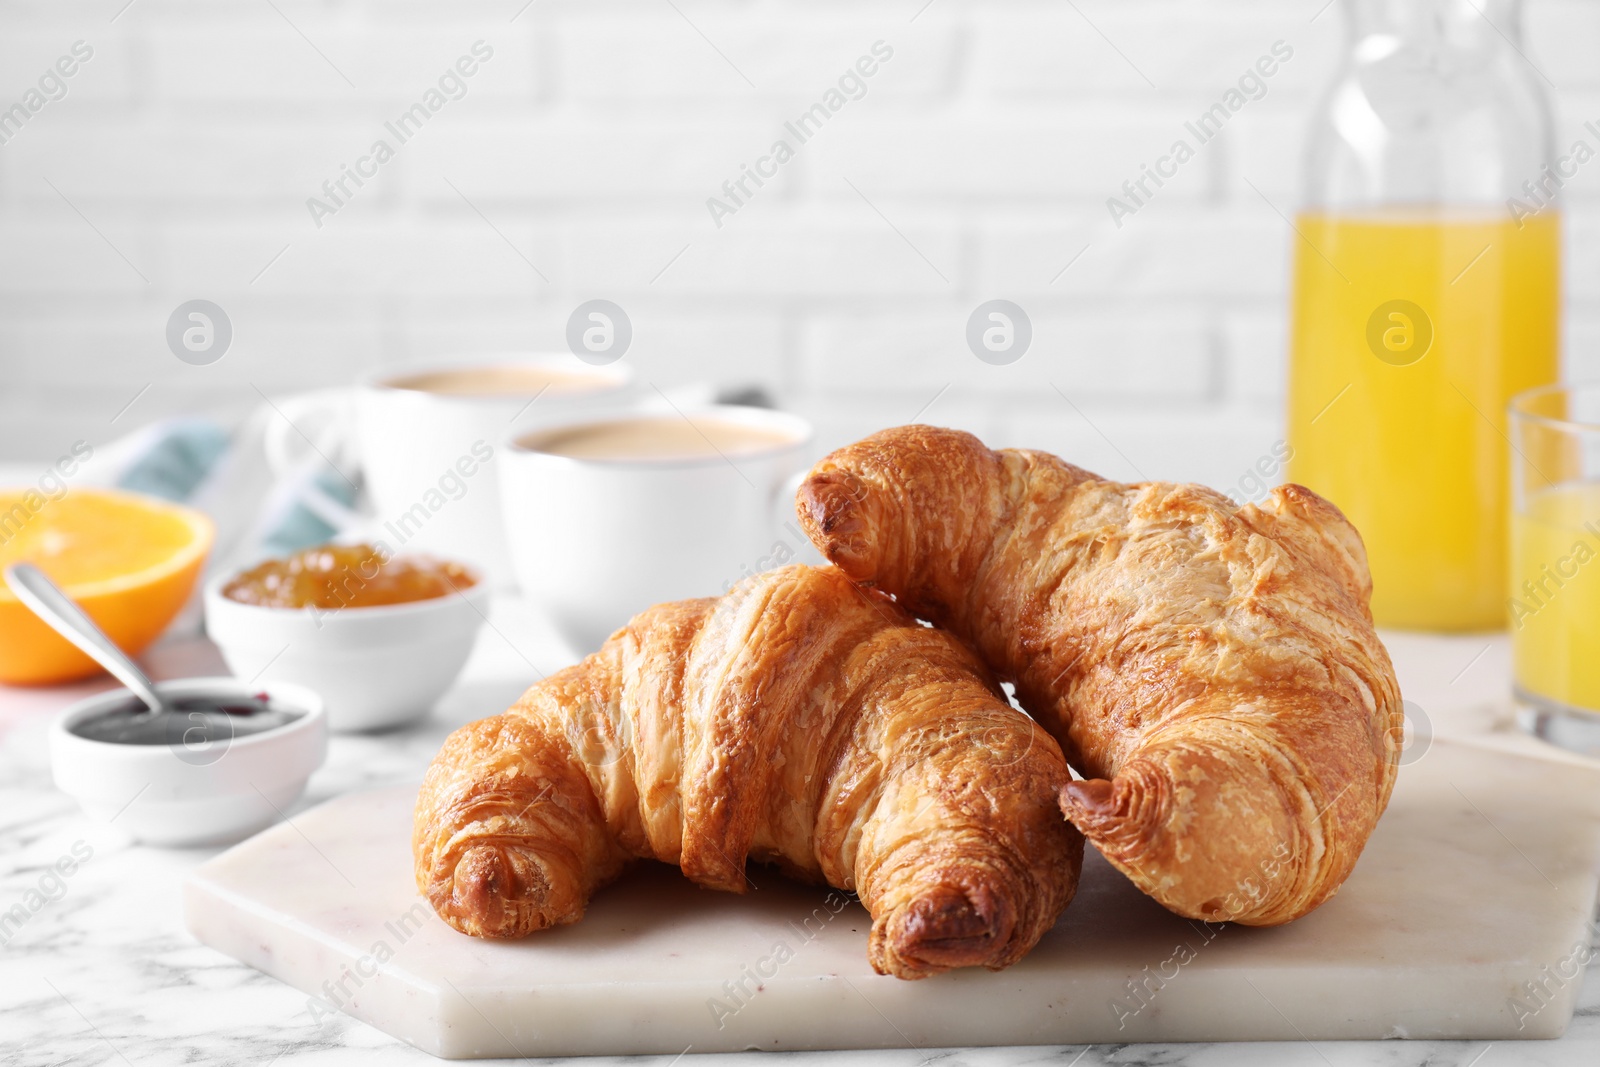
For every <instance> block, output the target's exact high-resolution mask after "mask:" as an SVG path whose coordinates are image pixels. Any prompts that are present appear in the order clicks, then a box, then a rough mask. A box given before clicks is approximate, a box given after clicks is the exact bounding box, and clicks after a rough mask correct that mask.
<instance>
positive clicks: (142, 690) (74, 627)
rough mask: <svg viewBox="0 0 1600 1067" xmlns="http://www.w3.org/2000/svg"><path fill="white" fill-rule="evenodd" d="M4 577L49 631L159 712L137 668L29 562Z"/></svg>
mask: <svg viewBox="0 0 1600 1067" xmlns="http://www.w3.org/2000/svg"><path fill="white" fill-rule="evenodd" d="M5 577H6V584H7V585H9V586H10V587H11V591H12V592H13V593H15V594H16V595H17V599H18V600H20V601H22V602H23V603H24V604H26V605H27V606H28V607H29V608H31V609H32V610H33V613H34V614H35V615H38V616H39V617H40V618H41V619H43V620H44V621H45V622H47V623H49V624H50V628H51V629H53V630H55V631H56V633H58V634H60V635H61V636H62V637H65V638H66V639H67V640H68V641H71V642H72V643H73V644H75V645H77V646H78V647H79V648H80V649H82V650H83V651H84V653H85V654H87V655H88V656H89V658H90V659H92V660H94V661H95V662H96V663H98V664H100V666H102V667H104V668H105V669H106V670H108V671H110V672H111V674H112V675H113V676H114V677H115V678H116V679H117V681H119V682H121V683H122V684H123V685H125V686H127V687H128V688H129V689H131V690H133V691H134V692H135V693H137V694H138V695H139V699H141V700H143V701H144V702H145V704H146V705H147V706H148V707H149V708H150V710H151V711H161V710H163V708H164V706H165V705H164V704H163V702H162V700H161V697H160V696H159V695H158V694H157V693H156V688H155V686H154V685H153V684H152V683H151V681H150V679H149V677H148V676H147V675H146V674H145V673H144V671H142V670H140V669H139V665H138V664H137V663H135V662H133V660H132V659H130V658H128V655H127V654H126V653H125V652H123V651H122V649H120V648H118V647H117V646H116V644H115V642H113V641H112V640H111V638H109V637H107V636H106V634H105V631H104V630H102V629H100V627H98V626H96V625H95V624H94V620H93V619H91V618H89V616H87V615H85V614H84V613H83V609H82V608H80V607H78V605H76V604H74V603H73V602H72V598H71V597H69V596H67V594H66V593H64V592H62V591H61V587H60V586H58V585H56V583H54V582H52V581H51V580H50V579H49V578H48V577H47V576H46V575H45V573H44V571H41V570H40V569H39V568H38V567H35V566H34V565H33V564H31V563H13V564H11V566H9V567H7V568H6V570H5Z"/></svg>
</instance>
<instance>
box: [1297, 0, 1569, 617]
mask: <svg viewBox="0 0 1600 1067" xmlns="http://www.w3.org/2000/svg"><path fill="white" fill-rule="evenodd" d="M1342 6H1343V7H1344V9H1345V12H1346V16H1347V24H1348V28H1349V45H1350V48H1349V52H1348V55H1347V58H1346V60H1345V63H1344V66H1343V68H1342V69H1341V71H1340V72H1339V74H1338V75H1337V77H1336V79H1335V82H1334V84H1333V86H1332V87H1331V89H1330V90H1329V91H1328V93H1327V96H1326V97H1325V98H1324V100H1323V102H1322V104H1321V105H1320V107H1319V110H1318V113H1317V115H1316V117H1315V119H1314V126H1313V129H1312V133H1311V141H1310V152H1309V174H1308V182H1307V189H1306V197H1305V202H1304V207H1303V209H1302V211H1301V212H1300V214H1299V218H1298V219H1297V221H1296V223H1295V228H1296V231H1297V234H1296V236H1295V237H1294V242H1295V253H1294V289H1293V297H1292V301H1293V306H1292V310H1291V320H1292V321H1291V326H1290V333H1291V335H1290V356H1289V441H1288V443H1289V446H1290V448H1291V449H1292V450H1293V451H1292V453H1291V459H1290V461H1289V477H1290V478H1291V479H1292V480H1293V481H1296V482H1299V483H1301V484H1303V485H1306V486H1309V487H1310V488H1312V489H1314V490H1316V491H1317V492H1318V493H1321V494H1322V495H1323V496H1326V497H1327V498H1328V499H1330V500H1332V501H1333V502H1334V503H1335V504H1337V505H1338V506H1339V507H1340V508H1341V509H1343V510H1344V512H1345V514H1346V515H1347V516H1349V518H1350V520H1351V521H1352V522H1354V523H1355V525H1356V527H1357V529H1359V530H1360V531H1361V534H1362V537H1363V539H1364V540H1365V542H1366V547H1367V554H1368V557H1369V559H1370V562H1371V565H1372V576H1373V600H1372V610H1373V614H1374V616H1375V617H1376V618H1377V621H1378V623H1379V625H1382V626H1392V627H1400V628H1406V629H1424V630H1446V631H1463V630H1485V629H1499V628H1501V627H1503V626H1504V625H1505V624H1506V618H1507V603H1506V588H1507V584H1506V583H1507V555H1508V548H1507V536H1508V532H1507V530H1508V515H1509V505H1508V499H1509V470H1508V461H1507V455H1508V447H1507V436H1506V404H1507V401H1508V400H1509V399H1510V398H1511V396H1512V395H1513V394H1515V393H1518V392H1521V391H1522V390H1524V389H1528V388H1531V387H1533V386H1537V385H1543V384H1547V383H1550V382H1554V381H1555V380H1556V378H1557V375H1558V373H1559V358H1560V355H1559V348H1560V337H1559V329H1560V328H1559V321H1558V320H1559V315H1560V306H1561V296H1560V289H1561V214H1560V202H1561V198H1560V185H1561V183H1562V182H1564V181H1565V180H1567V179H1569V178H1570V177H1571V176H1572V168H1573V166H1574V165H1575V164H1574V163H1573V162H1572V160H1571V159H1570V158H1567V157H1564V158H1563V159H1562V160H1561V161H1557V160H1556V159H1555V158H1554V154H1553V153H1552V151H1551V146H1552V131H1551V127H1552V122H1551V118H1550V110H1549V107H1548V104H1547V103H1546V101H1545V98H1544V94H1543V91H1542V88H1541V85H1540V76H1539V74H1538V73H1537V72H1536V70H1534V69H1533V68H1532V67H1531V66H1530V63H1529V61H1528V60H1527V59H1526V58H1525V56H1524V54H1523V46H1522V44H1521V38H1520V33H1519V18H1520V4H1519V3H1518V0H1346V2H1345V3H1344V4H1343V5H1342Z"/></svg>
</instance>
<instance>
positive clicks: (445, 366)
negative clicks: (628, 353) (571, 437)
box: [357, 349, 633, 402]
mask: <svg viewBox="0 0 1600 1067" xmlns="http://www.w3.org/2000/svg"><path fill="white" fill-rule="evenodd" d="M574 363H576V364H578V366H574V365H573V364H574ZM500 367H519V368H520V367H529V368H534V369H543V368H553V369H556V370H560V371H563V372H566V373H569V374H574V375H592V376H593V377H594V378H595V387H594V388H593V389H576V390H572V391H571V392H568V393H566V394H564V395H567V396H589V395H593V394H596V393H603V392H606V391H608V390H611V389H617V388H620V387H622V386H625V385H628V384H630V383H631V382H632V381H633V368H632V367H629V366H628V365H627V364H625V363H606V364H599V365H596V364H593V363H584V362H583V361H582V360H580V359H578V357H577V356H575V355H573V354H572V353H570V352H562V351H559V350H557V349H547V350H542V351H540V350H534V349H528V350H525V351H518V350H514V349H502V350H498V351H487V352H470V351H469V352H458V353H454V354H446V355H443V356H431V357H429V358H427V359H420V360H413V361H409V362H403V363H393V364H389V365H388V366H383V367H379V368H377V369H375V370H372V371H369V372H367V373H366V374H363V375H362V376H361V377H360V378H358V379H357V384H358V385H360V386H363V387H365V388H367V389H374V390H382V391H384V392H394V393H420V392H422V390H417V389H411V388H408V387H407V386H403V385H394V384H392V383H393V382H394V380H395V379H397V378H413V377H416V376H418V375H423V374H445V373H449V372H451V371H463V370H486V369H497V368H500ZM425 395H427V396H431V397H433V398H435V399H437V400H464V401H469V402H470V401H474V400H482V399H484V398H485V397H498V398H501V399H511V400H516V399H520V398H519V397H516V396H513V395H511V394H493V393H489V394H481V395H474V394H454V393H426V394H425Z"/></svg>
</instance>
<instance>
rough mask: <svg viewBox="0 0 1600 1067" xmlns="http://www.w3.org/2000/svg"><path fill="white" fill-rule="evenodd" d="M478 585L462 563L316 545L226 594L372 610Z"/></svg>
mask: <svg viewBox="0 0 1600 1067" xmlns="http://www.w3.org/2000/svg"><path fill="white" fill-rule="evenodd" d="M476 581H477V579H476V578H474V577H473V575H472V572H471V571H469V570H467V568H465V567H463V566H461V565H460V564H459V563H450V562H446V561H442V560H435V559H430V558H429V557H427V556H391V555H390V554H389V553H388V551H387V550H385V549H383V548H381V547H379V546H377V545H368V544H362V545H317V546H316V547H314V548H305V549H301V550H300V551H299V552H296V553H294V554H293V555H291V556H289V557H287V558H285V559H269V560H267V561H266V562H265V563H261V564H258V565H256V566H254V567H252V568H250V569H249V570H247V571H244V572H242V573H240V574H239V575H238V576H237V577H235V578H234V579H233V580H232V581H230V582H229V583H228V584H227V585H225V586H223V587H222V595H223V596H225V597H227V598H228V599H229V600H237V601H238V602H239V603H241V604H255V605H257V606H259V607H265V608H313V607H314V608H322V609H324V610H326V609H330V608H371V607H377V606H379V605H382V604H409V603H411V602H412V601H416V600H433V599H435V598H437V597H442V596H448V595H449V594H450V593H453V592H455V591H456V590H458V589H466V588H468V587H469V586H471V585H473V584H475V583H476Z"/></svg>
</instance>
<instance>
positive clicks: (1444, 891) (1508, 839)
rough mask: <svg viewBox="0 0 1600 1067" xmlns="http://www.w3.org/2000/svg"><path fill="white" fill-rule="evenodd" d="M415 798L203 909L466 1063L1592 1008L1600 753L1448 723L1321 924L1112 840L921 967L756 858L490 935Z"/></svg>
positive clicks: (1534, 1016)
mask: <svg viewBox="0 0 1600 1067" xmlns="http://www.w3.org/2000/svg"><path fill="white" fill-rule="evenodd" d="M413 799H414V792H413V791H412V790H410V789H406V788H389V789H383V790H377V791H372V792H366V793H359V794H354V795H348V796H345V797H342V798H340V799H338V800H334V801H332V802H330V803H327V804H324V805H322V806H321V807H319V808H315V809H313V810H311V811H308V812H305V813H304V814H301V815H298V816H296V817H295V818H294V821H293V824H292V825H290V824H280V825H278V826H276V827H274V828H272V829H269V830H267V831H265V832H263V833H261V834H260V835H258V836H256V837H255V838H253V839H251V840H249V841H247V842H245V843H243V844H241V845H239V846H237V847H236V848H234V849H232V850H230V851H228V852H226V853H224V854H222V855H221V856H218V857H217V858H215V859H213V860H211V861H210V862H208V863H207V864H205V865H204V866H203V867H201V868H199V869H198V870H197V871H196V872H195V874H194V875H192V876H191V878H190V880H189V881H188V883H187V885H186V893H185V911H186V916H187V920H188V925H189V929H190V930H191V931H192V932H193V933H194V935H195V936H196V937H198V938H199V939H200V940H201V941H203V942H205V943H206V944H208V945H211V946H213V947H215V948H217V949H220V950H221V951H223V952H225V953H227V954H228V955H230V956H233V957H235V958H237V959H239V960H242V961H243V962H245V963H248V964H250V965H252V966H254V967H256V968H258V969H260V970H262V971H265V972H266V973H267V974H270V975H273V976H275V977H277V978H279V979H281V980H283V981H285V982H287V983H289V984H291V985H293V986H295V987H297V988H298V989H300V990H302V991H304V992H306V993H308V994H310V995H311V996H313V997H315V998H318V999H319V1001H320V1003H318V1004H315V1005H313V1008H314V1016H315V1017H319V1018H320V1017H321V1015H320V1014H318V1013H321V1012H329V1013H331V1012H332V1011H334V1010H343V1011H346V1012H348V1013H349V1014H351V1015H354V1016H355V1017H357V1018H359V1019H363V1020H365V1021H367V1022H369V1023H371V1024H372V1025H374V1026H376V1027H378V1028H379V1029H381V1030H383V1031H385V1032H387V1033H389V1034H393V1035H395V1036H396V1037H399V1038H402V1039H404V1040H406V1041H408V1042H410V1043H412V1044H413V1045H416V1046H417V1047H418V1048H421V1049H424V1050H426V1051H428V1052H432V1053H434V1054H435V1055H438V1056H443V1057H447V1058H452V1059H455V1058H472V1057H490V1056H516V1055H521V1056H548V1055H562V1054H580V1055H581V1054H628V1053H663V1052H664V1053H679V1052H682V1051H684V1050H685V1049H686V1048H690V1047H692V1048H693V1049H694V1050H695V1051H696V1052H717V1051H732V1050H739V1049H747V1048H760V1049H827V1048H881V1047H901V1048H903V1047H907V1046H913V1047H916V1048H938V1047H949V1046H973V1045H1018V1044H1035V1043H1049V1044H1075V1043H1107V1042H1113V1043H1121V1042H1132V1041H1175V1040H1176V1041H1182V1040H1193V1041H1224V1040H1250V1039H1263V1040H1295V1039H1308V1040H1334V1039H1352V1038H1389V1037H1415V1038H1423V1037H1426V1038H1477V1039H1503V1038H1519V1037H1520V1038H1533V1037H1554V1036H1558V1035H1559V1034H1560V1033H1561V1032H1562V1031H1563V1030H1564V1029H1565V1027H1566V1025H1567V1022H1568V1020H1569V1019H1570V1017H1571V1014H1572V1010H1573V1005H1574V1001H1575V998H1576V995H1577V992H1578V985H1579V983H1580V982H1581V981H1582V971H1583V967H1582V963H1583V962H1584V960H1585V959H1586V956H1585V955H1583V953H1584V952H1585V949H1584V946H1587V945H1588V943H1589V922H1590V919H1591V916H1592V914H1593V908H1594V904H1595V893H1596V882H1597V878H1600V774H1597V773H1596V772H1595V771H1594V770H1593V769H1591V768H1589V767H1585V766H1579V765H1574V764H1571V763H1561V762H1553V761H1549V762H1547V761H1543V760H1538V759H1530V758H1526V757H1523V756H1519V755H1513V754H1508V753H1507V752H1504V751H1501V750H1497V749H1494V748H1491V747H1479V746H1478V745H1475V744H1461V743H1450V742H1445V741H1443V740H1436V741H1435V742H1434V744H1433V746H1432V748H1431V749H1429V750H1428V751H1427V752H1426V753H1425V754H1424V755H1423V756H1422V758H1421V759H1420V760H1418V761H1417V762H1416V763H1414V764H1413V765H1411V766H1407V767H1405V768H1403V769H1402V772H1401V775H1400V783H1399V786H1398V788H1397V790H1396V792H1395V796H1394V801H1393V803H1392V804H1391V806H1390V808H1389V811H1388V813H1387V815H1385V817H1384V819H1383V822H1382V824H1381V825H1380V826H1379V828H1378V831H1377V833H1376V835H1375V836H1374V837H1373V839H1372V842H1371V843H1370V844H1369V846H1368V848H1367V850H1366V853H1365V854H1364V855H1363V857H1362V859H1361V863H1360V865H1359V866H1358V867H1357V869H1356V871H1355V874H1354V875H1353V876H1352V877H1351V879H1350V881H1349V882H1348V883H1347V884H1346V885H1345V887H1344V889H1343V891H1342V892H1340V894H1339V895H1338V896H1337V897H1336V898H1334V900H1332V901H1330V902H1329V903H1328V904H1327V905H1325V906H1324V907H1322V908H1321V909H1320V910H1318V911H1317V912H1315V913H1313V914H1312V915H1310V916H1308V917H1306V918H1304V919H1302V920H1300V921H1298V922H1295V923H1292V924H1290V925H1288V926H1284V927H1279V928H1276V929H1249V928H1245V927H1235V926H1209V927H1208V926H1204V925H1202V924H1199V923H1190V922H1186V921H1184V920H1182V919H1180V918H1178V917H1177V916H1174V915H1172V914H1170V913H1168V912H1166V911H1164V910H1163V909H1162V908H1160V907H1158V906H1157V905H1156V904H1154V903H1153V902H1151V901H1150V900H1148V899H1147V898H1145V897H1144V896H1142V895H1141V894H1140V893H1139V892H1138V891H1137V890H1135V889H1134V888H1133V887H1132V886H1131V885H1130V884H1129V883H1128V882H1127V881H1126V880H1125V879H1123V878H1122V877H1121V876H1120V875H1119V874H1117V873H1116V872H1115V871H1113V870H1112V869H1111V868H1110V867H1109V866H1107V865H1106V864H1105V862H1104V861H1103V860H1101V859H1100V858H1099V857H1098V856H1095V855H1091V856H1090V858H1089V861H1088V862H1087V863H1086V865H1085V869H1084V878H1083V886H1082V889H1081V890H1080V891H1079V893H1078V897H1077V899H1076V900H1075V901H1074V902H1073V904H1072V906H1071V907H1070V908H1069V909H1068V911H1067V914H1066V915H1065V917H1064V918H1063V919H1062V921H1061V922H1060V924H1059V925H1057V927H1056V928H1055V929H1054V930H1053V931H1052V932H1051V933H1050V934H1049V935H1048V936H1047V937H1046V938H1045V939H1044V940H1043V941H1042V942H1041V943H1040V945H1039V946H1038V947H1037V948H1036V949H1035V950H1034V951H1033V953H1032V954H1031V955H1029V956H1028V957H1027V958H1026V959H1024V960H1023V961H1022V962H1021V963H1020V964H1018V965H1017V966H1015V967H1013V968H1011V969H1010V970H1007V971H1004V972H1001V973H998V974H990V973H988V972H982V971H979V972H973V971H960V972H955V973H952V974H948V975H944V976H941V977H939V978H934V979H928V980H925V981H920V982H902V981H899V980H897V979H894V978H885V977H880V976H878V975H874V974H873V973H872V971H871V969H870V968H869V967H868V966H867V962H866V931H867V928H868V920H867V916H866V913H865V912H864V911H863V910H862V909H861V908H860V907H859V906H858V905H856V904H854V903H850V904H843V903H842V898H840V897H838V896H837V895H834V896H832V897H830V895H829V893H828V891H827V890H823V889H816V888H810V887H803V886H797V885H794V884H792V883H789V882H787V881H785V880H784V879H782V878H780V877H778V876H777V875H775V874H770V873H764V872H761V871H756V870H753V871H752V874H753V875H754V877H755V879H756V881H757V883H758V885H759V887H760V888H759V889H758V890H757V891H754V892H752V893H750V894H747V895H745V896H743V897H739V896H732V895H728V894H722V893H714V892H710V891H706V890H701V889H698V888H696V887H695V886H693V885H691V884H689V883H688V882H686V881H685V880H684V879H683V878H682V877H681V876H680V875H679V874H678V873H677V872H676V871H675V870H672V869H670V868H667V867H662V866H657V865H646V866H643V867H640V868H637V869H635V870H634V871H633V872H632V873H630V874H628V875H625V876H624V878H623V879H622V880H621V881H620V882H618V883H617V884H616V885H613V886H612V887H610V888H608V889H606V890H603V891H602V892H601V894H600V895H599V897H598V898H597V899H596V900H595V901H594V903H593V904H592V905H591V907H590V910H589V913H588V915H587V917H586V918H585V919H584V920H583V922H581V923H579V924H577V925H575V926H571V927H566V928H563V929H560V930H555V931H550V932H546V933H543V934H539V935H535V936H533V937H530V938H527V939H526V940H523V941H520V942H509V943H508V942H487V941H480V940H476V939H474V938H470V937H466V936H464V935H462V934H458V933H456V932H455V931H454V930H451V929H450V928H449V927H447V926H446V925H445V924H444V923H442V922H441V921H439V920H438V919H437V918H436V917H435V916H434V915H433V914H432V913H431V911H429V909H428V907H427V905H426V904H425V903H423V901H422V900H421V898H420V897H418V896H417V894H416V893H415V891H414V888H413V881H412V873H411V852H410V833H411V807H412V802H413ZM836 910H837V913H835V911H836ZM1530 982H1531V983H1536V986H1529V985H1527V983H1530ZM1141 987H1142V990H1143V991H1142V992H1140V993H1136V992H1135V989H1136V988H1141ZM1535 989H1537V992H1535V991H1534V990H1535Z"/></svg>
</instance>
